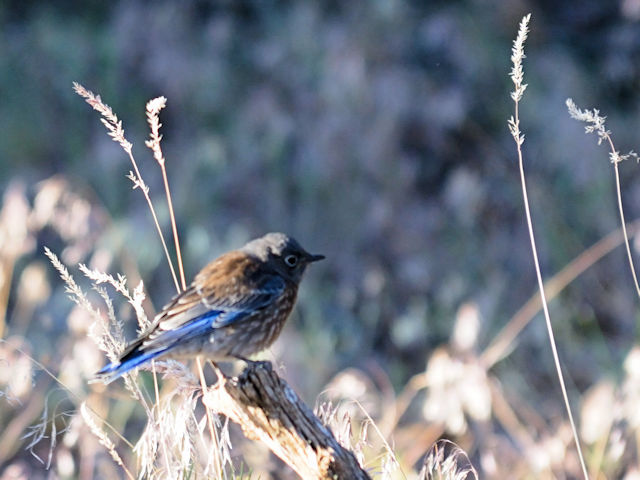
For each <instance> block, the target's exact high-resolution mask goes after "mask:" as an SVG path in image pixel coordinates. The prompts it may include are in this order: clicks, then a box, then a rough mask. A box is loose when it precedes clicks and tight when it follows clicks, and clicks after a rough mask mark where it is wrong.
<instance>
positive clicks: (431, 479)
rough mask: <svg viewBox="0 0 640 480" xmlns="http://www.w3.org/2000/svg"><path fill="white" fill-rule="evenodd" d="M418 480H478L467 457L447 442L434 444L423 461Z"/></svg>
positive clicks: (440, 441)
mask: <svg viewBox="0 0 640 480" xmlns="http://www.w3.org/2000/svg"><path fill="white" fill-rule="evenodd" d="M418 478H419V479H420V480H469V479H476V480H478V472H477V471H476V469H475V468H474V467H473V465H472V464H471V461H470V460H469V457H468V456H467V454H466V453H465V451H464V450H462V449H461V448H460V447H459V446H458V445H456V444H455V443H453V442H451V441H449V440H439V441H438V442H436V443H435V444H434V445H433V446H432V447H431V449H430V450H429V453H428V454H427V458H425V460H424V465H423V467H422V471H421V472H420V475H419V476H418Z"/></svg>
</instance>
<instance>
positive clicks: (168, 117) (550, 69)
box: [0, 0, 640, 478]
mask: <svg viewBox="0 0 640 480" xmlns="http://www.w3.org/2000/svg"><path fill="white" fill-rule="evenodd" d="M528 12H532V24H531V29H532V31H531V34H530V38H529V41H528V43H527V47H526V51H527V59H526V60H525V82H526V83H528V84H529V89H528V90H527V92H526V93H525V97H524V99H523V101H522V103H521V119H522V129H523V131H524V133H525V135H526V138H527V140H526V142H525V146H524V152H525V169H526V171H527V175H528V185H529V189H530V195H531V203H532V211H533V220H534V223H535V229H536V234H537V238H538V245H539V248H540V257H541V262H542V269H543V274H544V275H545V276H546V278H550V277H551V276H552V275H553V274H555V273H557V272H558V271H559V270H561V269H562V268H563V267H564V266H565V265H566V264H567V263H568V262H570V261H571V260H572V259H573V258H575V257H576V256H577V255H579V254H580V253H582V252H583V251H584V250H585V249H586V248H588V247H589V246H591V245H592V244H594V243H595V242H596V241H598V240H599V239H601V238H602V237H604V236H605V235H607V234H608V233H610V232H612V231H614V230H616V229H617V228H618V227H619V225H618V216H617V210H616V204H615V190H614V182H613V172H612V169H611V165H610V164H609V161H608V156H607V151H606V150H605V149H604V148H603V147H597V145H596V139H595V138H591V137H587V136H585V135H584V133H583V126H582V125H580V124H578V123H577V122H575V121H574V120H571V119H570V118H569V116H568V114H567V112H566V107H565V105H564V100H565V99H566V98H567V97H572V98H574V100H575V101H576V103H577V104H578V105H579V106H583V107H589V108H591V107H593V106H595V107H597V108H599V109H600V110H601V112H602V113H603V114H604V115H607V125H608V128H609V129H610V130H611V131H612V132H613V137H614V140H615V141H616V146H617V148H619V149H620V150H622V151H626V150H630V149H632V148H635V149H638V148H640V147H639V146H638V142H637V131H638V127H639V126H640V125H639V118H640V117H639V111H640V95H639V92H640V89H639V87H640V28H639V24H638V21H639V19H640V1H638V0H619V1H608V0H587V1H583V2H579V3H575V2H566V3H565V2H551V1H546V0H539V1H525V0H518V1H513V2H500V1H495V0H494V1H492V0H467V1H427V2H417V1H416V2H403V1H397V0H373V1H364V0H356V1H350V2H313V1H301V2H287V1H285V2H276V1H251V2H249V1H242V2H232V1H220V2H210V1H186V2H169V1H159V2H144V1H115V2H99V1H85V2H77V1H72V0H65V1H61V2H55V3H51V2H38V1H30V2H15V1H5V2H2V3H0V172H1V175H0V189H1V190H2V192H3V195H4V198H3V208H4V217H3V220H4V221H5V223H6V225H5V230H6V231H5V235H4V236H0V242H4V246H3V259H2V260H3V265H4V270H3V278H2V280H3V282H4V283H3V285H4V287H3V289H2V291H3V292H4V293H3V298H4V299H5V301H4V305H3V308H6V328H5V331H4V337H5V338H9V339H13V340H12V341H15V342H17V344H19V345H21V347H20V348H22V349H23V350H25V351H28V352H30V353H31V354H32V355H33V356H35V357H36V358H37V359H39V360H40V361H42V362H43V363H45V364H47V365H57V366H56V367H52V369H53V370H54V372H55V373H56V374H60V375H63V374H64V372H61V369H62V366H64V365H65V364H64V363H60V362H61V361H62V360H63V359H66V358H67V357H69V356H70V355H71V353H70V352H71V350H73V349H74V348H75V349H80V350H79V351H76V352H75V353H74V354H73V355H71V356H77V357H78V358H79V359H80V360H78V361H79V363H83V360H82V359H83V358H84V359H85V361H84V363H83V368H84V370H85V371H76V370H73V372H74V373H73V374H68V376H69V378H75V380H74V381H73V382H72V384H71V386H72V387H73V388H75V389H76V390H77V391H78V392H85V393H84V394H85V395H86V391H87V389H88V387H87V386H86V385H85V383H84V382H85V380H86V378H87V376H88V375H90V374H91V373H92V368H94V367H98V366H99V365H100V363H101V362H102V361H103V359H102V358H101V356H100V355H99V354H98V353H97V352H94V351H93V350H92V347H91V346H90V345H85V347H83V348H84V350H82V348H81V346H82V345H83V343H82V342H81V338H83V335H84V330H83V328H79V329H78V330H74V328H76V327H74V323H73V316H74V315H76V316H78V315H80V314H78V313H77V312H75V310H74V309H73V308H72V304H71V303H70V302H68V301H67V300H66V298H65V293H64V286H63V285H62V283H61V281H60V280H59V279H58V278H57V275H56V273H55V272H54V271H53V269H52V268H51V267H50V266H49V265H48V264H47V262H46V259H45V258H44V257H43V247H44V246H45V245H46V246H48V247H49V248H51V249H52V250H53V251H55V252H58V253H59V254H60V255H61V258H62V260H63V261H65V262H66V263H67V264H68V265H70V266H71V268H72V269H75V265H76V264H77V263H78V262H84V263H87V264H89V265H91V266H92V267H97V268H102V269H104V270H106V271H108V272H110V273H114V274H115V273H116V272H122V273H125V274H127V275H128V276H129V277H130V284H131V285H132V286H134V285H135V284H137V282H138V281H139V279H144V282H145V288H146V291H147V292H148V295H149V297H150V300H151V302H152V303H150V304H149V311H150V312H152V311H153V308H154V307H155V308H156V309H157V308H159V307H161V306H162V305H163V304H164V302H165V301H167V300H168V299H169V298H170V296H171V295H172V294H173V293H174V287H173V283H172V281H171V278H170V275H169V271H168V268H167V265H166V261H165V259H164V256H163V253H162V249H161V245H160V243H159V241H158V240H157V237H156V233H155V231H154V227H153V224H152V221H151V218H150V216H149V214H148V211H147V206H146V204H145V202H144V201H143V198H142V196H141V195H140V192H139V191H136V190H132V189H131V184H130V182H129V180H127V179H125V174H126V173H127V172H128V171H129V169H130V165H129V163H128V159H127V158H126V156H125V154H124V153H123V152H122V150H121V149H120V148H119V146H118V145H117V144H115V143H114V142H113V141H111V139H109V138H108V137H107V135H105V132H104V128H103V126H102V125H100V123H99V121H98V116H97V114H96V113H95V112H93V111H91V110H90V108H89V107H88V106H87V105H86V104H85V103H84V102H83V101H82V99H81V98H79V97H78V96H76V95H75V94H74V93H73V91H72V88H71V84H72V82H73V81H78V82H80V83H81V84H83V85H84V86H86V87H87V88H89V89H90V90H93V91H94V92H96V93H99V94H100V95H101V96H102V98H103V100H104V101H105V102H106V103H108V104H109V105H110V106H111V107H112V108H113V109H114V111H115V112H116V113H117V115H118V116H119V118H120V119H121V120H123V123H124V127H125V132H126V134H127V137H128V138H129V139H130V140H131V141H132V142H133V143H134V153H135V155H136V158H137V159H138V161H139V163H140V166H141V170H142V175H143V177H144V178H145V180H146V182H147V184H148V185H149V186H150V187H151V194H152V197H153V198H154V199H155V200H156V206H157V208H158V209H159V212H160V215H161V221H162V223H163V225H165V226H167V227H168V224H167V219H168V215H167V209H166V206H165V202H164V197H163V191H162V180H161V176H160V170H159V169H158V168H157V165H156V164H155V162H154V161H153V159H152V157H151V155H150V153H149V151H148V150H147V149H145V148H144V142H143V141H144V139H145V137H146V136H147V135H148V129H147V126H146V123H145V117H144V106H145V103H146V101H147V100H149V99H150V98H152V97H155V96H159V95H164V96H166V97H167V98H168V106H167V108H166V109H165V110H164V111H163V113H162V114H161V120H162V123H163V129H162V131H163V134H164V140H163V148H164V152H165V156H166V158H167V169H168V173H169V178H170V183H171V187H172V192H173V198H174V202H175V203H174V205H175V210H176V214H177V217H178V225H179V229H180V234H181V238H182V245H183V257H184V261H185V269H186V272H187V276H189V277H191V276H192V275H193V274H195V273H196V272H197V270H198V269H199V268H200V267H201V266H202V265H204V264H205V262H207V261H208V260H210V259H212V258H214V257H215V256H217V255H219V254H220V253H222V252H224V251H226V250H228V249H231V248H234V247H237V246H239V245H241V244H242V243H243V242H244V241H246V240H248V239H250V238H252V237H255V236H259V235H262V234H263V233H265V232H267V231H284V232H288V233H290V234H291V235H293V236H295V237H296V238H297V239H298V240H299V241H300V242H301V243H302V244H303V245H304V246H305V247H307V248H308V249H309V250H310V251H312V252H318V253H323V254H325V255H326V256H327V260H326V261H324V262H322V264H319V265H317V266H314V268H313V269H311V271H310V272H309V274H308V275H307V278H306V279H305V282H304V284H303V287H302V290H301V298H300V301H299V305H298V308H297V310H296V312H295V313H294V315H293V316H292V319H291V321H290V322H289V324H288V326H287V328H286V330H285V332H284V334H283V337H282V338H281V340H280V341H279V342H277V343H276V344H275V345H274V347H273V348H272V349H271V353H270V354H268V355H267V357H268V358H275V359H277V362H278V363H281V364H282V365H283V366H284V367H283V369H284V370H283V371H284V374H285V376H286V377H287V378H288V379H289V381H290V382H291V383H292V385H293V386H295V388H296V389H297V390H298V391H299V392H300V393H301V394H302V396H303V397H304V398H305V399H307V401H308V402H309V403H311V404H313V403H314V401H315V398H316V397H317V396H318V394H320V393H321V391H322V390H323V389H324V387H325V386H326V385H327V384H328V382H330V381H331V379H332V378H333V377H334V375H336V374H338V373H339V372H344V371H345V369H346V368H347V367H353V368H356V369H358V370H359V371H361V372H364V373H365V375H366V376H369V377H370V378H372V379H373V380H372V381H373V383H375V384H376V385H377V388H378V389H382V390H384V388H389V389H392V391H396V392H398V391H400V390H401V389H402V388H403V387H404V386H405V385H406V384H407V382H408V381H409V380H410V379H411V378H412V377H413V376H414V375H416V374H419V373H420V372H423V371H425V366H426V364H427V360H428V359H429V358H430V356H431V354H432V352H433V351H434V350H435V349H436V347H438V346H439V345H442V344H444V343H447V342H448V341H449V338H450V336H451V333H452V330H453V325H454V321H455V320H456V318H459V317H460V314H459V309H460V308H461V306H463V305H467V306H468V305H471V306H472V307H471V308H473V309H475V310H474V311H475V312H476V313H477V315H478V319H479V320H478V321H479V322H480V326H479V331H478V338H477V340H476V343H475V346H474V349H475V350H476V351H481V350H482V349H483V348H485V347H486V346H487V345H488V344H489V343H490V342H491V340H492V339H493V338H495V336H496V334H497V332H498V331H499V330H500V329H501V328H502V327H503V326H504V325H505V324H507V322H508V321H509V319H510V318H511V317H512V316H513V314H514V313H515V312H516V311H517V310H518V308H519V307H521V306H522V305H523V304H524V303H525V302H526V301H527V299H528V298H529V297H530V296H531V295H532V294H534V293H535V275H534V271H533V268H532V260H531V254H530V246H529V240H528V237H527V232H526V224H525V220H524V215H523V206H522V200H521V196H520V187H519V177H518V171H517V163H516V156H515V148H514V145H513V140H512V139H511V137H510V135H509V133H508V130H507V125H506V120H507V118H508V117H509V115H510V114H511V111H512V108H513V106H512V102H511V100H510V98H509V91H510V89H511V85H510V81H509V79H508V76H507V73H508V71H509V68H510V63H509V55H510V47H511V41H512V39H513V38H514V37H515V33H516V30H517V24H518V22H519V20H520V18H521V17H522V16H523V15H524V14H526V13H528ZM637 169H638V166H637V165H636V164H634V163H632V162H627V163H625V164H622V165H621V175H622V182H623V192H622V195H623V199H624V201H625V208H626V212H627V215H628V218H629V219H634V218H635V217H636V212H638V211H640V185H639V184H638V182H637V180H636V179H637V178H638V176H637ZM8 205H11V208H8ZM7 231H8V232H9V233H6V232H7ZM165 231H166V232H167V233H168V232H169V229H168V228H166V229H165ZM10 238H13V239H14V241H13V243H11V242H10V240H9V239H10ZM15 239H22V240H17V241H16V240H15ZM10 244H11V245H13V246H14V247H15V248H13V249H9V248H8V246H9V245H10ZM16 245H19V247H16ZM9 250H10V251H9ZM636 254H637V252H636ZM637 302H638V298H636V296H635V294H634V289H633V285H632V282H631V279H630V276H629V271H628V265H627V264H626V259H625V254H624V251H623V249H622V248H619V249H617V250H615V251H614V252H613V253H611V254H610V255H608V256H606V257H605V258H603V259H602V260H600V261H599V262H597V263H596V264H595V265H593V267H591V268H590V269H589V270H588V271H587V272H586V273H585V274H584V275H583V276H581V277H580V278H578V279H577V280H576V281H574V282H573V283H572V284H571V285H570V286H569V287H568V288H567V289H566V290H565V291H563V292H562V294H561V295H560V296H559V297H557V298H555V299H554V300H553V301H552V303H551V305H550V306H551V316H552V318H553V319H555V326H556V329H557V331H556V335H557V341H558V344H559V348H560V351H561V357H562V360H563V362H564V365H565V368H566V374H567V376H568V378H569V388H570V390H571V392H572V398H573V399H574V400H575V401H576V404H578V402H579V400H580V398H581V394H582V393H583V392H584V391H585V390H586V389H587V388H589V387H590V386H592V385H593V384H595V383H596V382H597V381H598V380H600V379H602V378H609V379H613V380H614V381H617V380H620V379H621V378H622V377H623V376H624V371H623V368H622V364H623V361H624V359H625V358H626V357H627V354H628V353H629V351H630V349H631V348H632V346H633V344H634V341H637V335H638V330H637V325H638V309H637ZM152 305H153V306H152ZM119 313H121V314H122V316H123V318H132V317H131V315H132V314H131V311H130V310H128V309H127V308H126V306H122V307H120V312H119ZM70 314H71V317H70ZM78 322H79V323H82V322H81V321H78ZM134 323H135V322H133V321H132V320H131V321H130V324H131V326H130V329H129V333H130V334H131V335H133V334H134ZM70 332H71V334H70ZM74 332H75V333H74ZM74 335H77V337H74ZM79 345H80V347H79ZM7 348H8V347H7ZM512 348H513V351H512V352H511V353H510V354H509V356H508V357H507V358H505V359H504V360H502V361H501V362H499V363H498V364H496V365H495V366H494V367H493V370H492V374H493V375H495V378H496V379H499V380H500V381H501V382H502V388H504V389H505V390H508V391H510V392H511V393H512V395H514V396H516V397H517V398H526V399H527V402H528V403H529V405H530V406H531V407H532V408H533V409H534V410H535V411H536V412H537V414H538V415H540V416H541V417H542V418H544V419H545V421H546V422H549V425H553V424H554V423H556V424H557V423H560V422H561V419H562V418H563V416H564V412H563V409H562V404H561V401H560V395H559V391H558V387H557V381H556V377H555V373H554V371H553V367H552V361H551V358H550V355H549V347H548V341H547V340H546V332H545V329H544V325H543V322H542V318H541V317H540V318H537V317H536V318H535V319H534V321H533V322H532V323H531V324H530V325H529V326H528V327H527V328H526V329H525V330H524V331H523V332H522V333H521V334H520V335H519V336H518V339H517V345H513V347H512ZM5 353H6V352H5ZM83 355H84V357H83ZM88 357H91V361H90V362H87V361H86V358H88ZM0 361H2V358H1V357H0ZM56 362H57V363H56ZM92 362H93V363H92ZM28 375H34V377H33V378H34V382H35V383H34V386H33V388H34V389H38V388H42V389H43V391H46V388H45V387H44V386H42V387H40V383H39V382H38V381H37V378H39V377H40V376H41V373H38V374H33V372H31V373H28ZM29 378H31V377H29ZM24 388H25V389H26V390H25V392H27V391H30V390H29V388H30V387H24ZM18 397H19V395H18ZM23 401H25V400H24V399H23ZM0 402H4V400H3V399H0ZM3 409H4V410H5V414H2V413H1V412H2V411H3ZM11 411H12V407H11V406H9V407H8V408H7V405H6V404H5V405H2V404H0V419H1V420H2V422H3V424H5V425H6V423H7V422H9V421H10V420H8V417H7V415H10V413H8V412H11ZM38 414H39V412H38ZM407 416H408V417H409V420H410V419H411V418H412V417H411V416H412V413H411V412H409V413H408V414H407ZM415 416H419V412H418V413H416V414H414V417H415ZM3 417H5V418H3ZM409 420H407V422H409ZM27 424H28V422H27ZM413 424H414V425H418V424H419V423H418V422H417V421H415V422H413ZM425 428H426V427H425ZM549 429H550V430H553V427H551V426H550V427H549ZM132 431H134V432H135V429H132ZM476 433H477V432H476ZM17 438H19V437H17ZM477 438H481V437H476V441H477ZM14 446H15V448H10V447H5V450H3V446H2V443H0V454H4V456H3V457H2V461H5V462H9V463H5V465H8V464H10V463H11V462H16V461H18V460H20V459H21V458H22V460H20V461H23V462H27V464H34V465H37V463H34V460H33V459H32V458H30V456H29V455H28V454H27V453H25V452H24V451H22V450H21V449H19V447H20V443H19V442H17V443H15V445H14ZM464 446H465V447H466V448H467V449H468V450H470V454H471V456H472V460H473V458H474V457H473V456H474V454H475V455H476V458H478V457H477V455H478V452H477V448H478V447H477V444H476V446H474V443H473V441H469V442H467V443H466V444H465V445H464ZM427 447H428V445H427ZM417 458H418V457H417V456H416V459H417ZM636 461H637V459H636ZM24 468H27V467H24ZM76 474H78V475H79V473H78V472H76ZM495 478H500V477H499V476H498V477H495Z"/></svg>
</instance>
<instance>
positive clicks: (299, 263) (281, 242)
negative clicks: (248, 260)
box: [241, 233, 324, 283]
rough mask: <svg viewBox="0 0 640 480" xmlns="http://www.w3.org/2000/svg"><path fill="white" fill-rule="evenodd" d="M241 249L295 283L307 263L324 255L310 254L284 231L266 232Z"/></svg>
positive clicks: (300, 276)
mask: <svg viewBox="0 0 640 480" xmlns="http://www.w3.org/2000/svg"><path fill="white" fill-rule="evenodd" d="M241 251H243V252H244V253H247V254H249V255H252V256H254V257H257V258H259V259H260V260H261V261H263V262H266V263H268V264H269V266H270V267H272V268H273V269H275V270H276V271H277V272H278V273H280V274H281V275H282V276H283V277H285V278H286V279H288V280H291V281H293V282H295V283H299V282H300V280H301V279H302V274H303V273H304V271H305V269H306V268H307V265H309V264H310V263H312V262H317V261H318V260H322V259H323V258H324V255H312V254H310V253H309V252H307V251H306V250H305V249H304V248H302V247H301V246H300V244H299V243H298V242H297V241H296V240H295V239H293V238H291V237H289V236H288V235H285V234H284V233H267V234H266V235H265V236H263V237H260V238H256V239H255V240H252V241H250V242H249V243H247V244H246V245H245V246H244V247H242V249H241Z"/></svg>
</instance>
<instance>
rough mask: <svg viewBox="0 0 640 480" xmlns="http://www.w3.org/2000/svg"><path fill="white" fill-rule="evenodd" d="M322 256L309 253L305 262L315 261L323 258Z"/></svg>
mask: <svg viewBox="0 0 640 480" xmlns="http://www.w3.org/2000/svg"><path fill="white" fill-rule="evenodd" d="M324 258H325V257H324V255H309V256H308V257H307V262H309V263H311V262H317V261H318V260H323V259H324Z"/></svg>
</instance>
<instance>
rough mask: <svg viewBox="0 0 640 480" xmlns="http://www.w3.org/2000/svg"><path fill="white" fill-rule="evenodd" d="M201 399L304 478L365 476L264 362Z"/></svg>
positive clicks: (228, 379)
mask: <svg viewBox="0 0 640 480" xmlns="http://www.w3.org/2000/svg"><path fill="white" fill-rule="evenodd" d="M204 403H205V405H207V406H208V407H209V408H211V409H212V410H213V411H214V412H216V413H219V414H221V415H225V416H226V417H228V418H230V419H231V420H232V421H234V422H236V423H237V424H239V425H240V427H241V428H242V431H243V433H244V435H245V436H246V437H247V438H250V439H253V440H259V441H261V442H262V443H264V444H265V445H267V446H268V447H269V449H271V451H272V452H273V453H274V454H276V455H277V456H278V457H280V458H281V459H282V460H283V461H284V462H285V463H287V464H288V465H289V466H290V467H291V468H293V469H294V470H295V471H296V472H297V474H298V475H300V477H302V478H304V479H312V478H315V479H355V480H358V479H370V478H371V477H370V476H369V475H368V474H367V472H365V470H364V469H363V468H362V467H361V466H360V465H359V464H358V461H357V460H356V457H355V456H354V454H353V453H352V452H350V451H349V450H347V449H346V448H344V447H343V446H342V445H340V444H339V443H338V441H337V440H336V439H335V437H334V436H333V434H332V433H331V431H330V430H329V429H328V428H327V427H325V426H324V425H323V424H322V423H321V422H320V420H319V419H318V418H317V417H316V416H315V415H314V414H313V412H312V411H311V409H310V408H309V407H308V406H307V405H305V404H304V403H303V402H302V401H301V400H300V399H299V398H298V395H296V393H295V392H294V391H293V389H292V388H291V387H290V386H289V385H288V384H287V383H286V382H285V381H284V380H282V379H281V378H280V377H279V376H278V375H277V374H276V373H275V372H274V371H273V368H272V367H271V364H270V363H269V362H252V363H251V364H249V366H248V367H247V368H245V370H244V371H243V372H242V374H241V375H240V376H238V377H233V378H230V377H223V378H222V379H221V380H220V381H218V382H217V383H216V384H215V385H214V386H213V387H211V388H210V389H209V391H208V392H207V393H206V394H205V396H204Z"/></svg>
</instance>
